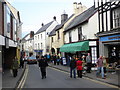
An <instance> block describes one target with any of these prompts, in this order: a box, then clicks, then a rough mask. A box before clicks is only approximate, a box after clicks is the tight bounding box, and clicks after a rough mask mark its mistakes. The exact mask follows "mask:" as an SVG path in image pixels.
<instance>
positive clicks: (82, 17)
mask: <svg viewBox="0 0 120 90" xmlns="http://www.w3.org/2000/svg"><path fill="white" fill-rule="evenodd" d="M96 11H97V9H96V8H95V7H94V6H92V7H90V8H89V9H87V10H86V11H84V12H83V13H81V14H80V15H78V16H76V17H75V18H74V19H73V20H72V21H71V22H70V23H69V24H68V26H67V27H66V28H65V31H64V32H66V31H68V30H70V29H72V28H74V27H76V26H78V25H80V24H82V23H84V22H86V21H88V20H89V18H90V17H91V16H93V15H94V14H95V13H96Z"/></svg>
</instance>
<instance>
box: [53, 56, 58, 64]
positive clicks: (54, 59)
mask: <svg viewBox="0 0 120 90" xmlns="http://www.w3.org/2000/svg"><path fill="white" fill-rule="evenodd" d="M53 61H54V65H56V63H57V59H56V54H54V56H53Z"/></svg>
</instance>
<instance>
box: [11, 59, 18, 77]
mask: <svg viewBox="0 0 120 90" xmlns="http://www.w3.org/2000/svg"><path fill="white" fill-rule="evenodd" d="M18 68H19V62H18V59H17V58H16V57H15V58H14V59H13V62H12V72H13V77H16V76H17V73H18Z"/></svg>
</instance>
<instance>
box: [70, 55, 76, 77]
mask: <svg viewBox="0 0 120 90" xmlns="http://www.w3.org/2000/svg"><path fill="white" fill-rule="evenodd" d="M72 72H73V74H74V78H76V60H75V57H73V58H72V59H71V61H70V77H71V78H72Z"/></svg>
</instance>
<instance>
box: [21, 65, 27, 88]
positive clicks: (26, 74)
mask: <svg viewBox="0 0 120 90" xmlns="http://www.w3.org/2000/svg"><path fill="white" fill-rule="evenodd" d="M28 69H29V67H28V66H27V68H26V73H25V77H24V81H23V83H22V85H21V89H22V88H23V86H24V84H25V81H26V79H27V75H28Z"/></svg>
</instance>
